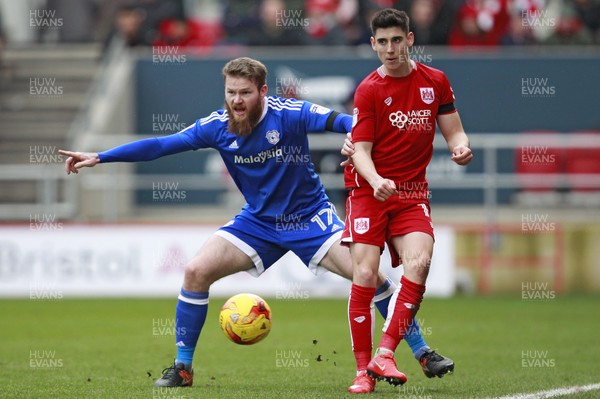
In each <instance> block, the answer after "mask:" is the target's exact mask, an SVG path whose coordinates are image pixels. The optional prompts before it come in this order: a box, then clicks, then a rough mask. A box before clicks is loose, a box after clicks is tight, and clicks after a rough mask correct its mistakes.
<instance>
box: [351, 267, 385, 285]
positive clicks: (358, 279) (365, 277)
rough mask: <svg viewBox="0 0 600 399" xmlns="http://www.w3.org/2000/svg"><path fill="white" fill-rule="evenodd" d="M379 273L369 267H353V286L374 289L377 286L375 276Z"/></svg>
mask: <svg viewBox="0 0 600 399" xmlns="http://www.w3.org/2000/svg"><path fill="white" fill-rule="evenodd" d="M378 274H379V272H378V270H377V269H373V268H371V267H369V266H366V265H364V266H359V267H355V268H354V271H353V276H352V281H353V282H354V283H355V284H358V285H361V286H364V287H375V285H377V276H378Z"/></svg>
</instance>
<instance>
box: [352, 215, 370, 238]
mask: <svg viewBox="0 0 600 399" xmlns="http://www.w3.org/2000/svg"><path fill="white" fill-rule="evenodd" d="M367 231H369V218H357V219H354V232H355V233H356V234H364V233H366V232H367Z"/></svg>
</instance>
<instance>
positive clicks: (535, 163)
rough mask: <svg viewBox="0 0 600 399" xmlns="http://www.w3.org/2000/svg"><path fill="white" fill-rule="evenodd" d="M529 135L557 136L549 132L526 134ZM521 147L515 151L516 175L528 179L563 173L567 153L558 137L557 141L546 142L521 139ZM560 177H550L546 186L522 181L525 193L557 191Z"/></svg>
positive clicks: (545, 182)
mask: <svg viewBox="0 0 600 399" xmlns="http://www.w3.org/2000/svg"><path fill="white" fill-rule="evenodd" d="M525 133H526V134H529V135H536V134H555V133H556V132H549V131H534V132H525ZM519 143H520V146H519V147H517V148H516V149H515V173H516V174H517V176H522V177H527V175H530V174H542V175H546V174H547V175H557V174H559V173H561V172H562V169H563V163H564V156H565V152H564V150H563V149H562V148H561V146H560V140H559V137H558V135H557V136H556V139H554V138H552V139H551V140H550V141H548V140H547V139H545V140H544V141H542V140H539V139H535V138H531V137H528V138H524V137H521V138H519ZM558 179H559V178H558V177H557V176H556V177H548V178H547V179H544V180H543V183H544V186H539V185H537V184H535V185H534V184H530V183H529V182H530V181H529V182H528V180H527V179H520V181H521V183H522V184H521V186H522V189H523V190H524V191H532V192H551V191H554V190H556V189H557V187H556V185H555V184H553V183H556V182H557V181H558Z"/></svg>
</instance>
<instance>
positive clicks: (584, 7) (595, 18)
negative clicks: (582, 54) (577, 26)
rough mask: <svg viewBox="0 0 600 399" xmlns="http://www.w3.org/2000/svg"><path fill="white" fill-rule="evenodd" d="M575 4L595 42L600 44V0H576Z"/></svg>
mask: <svg viewBox="0 0 600 399" xmlns="http://www.w3.org/2000/svg"><path fill="white" fill-rule="evenodd" d="M574 6H575V9H576V10H577V13H578V14H579V16H580V17H581V20H582V21H583V23H584V24H585V26H587V28H588V29H589V30H590V33H591V34H592V36H593V39H594V42H596V43H598V44H600V0H574Z"/></svg>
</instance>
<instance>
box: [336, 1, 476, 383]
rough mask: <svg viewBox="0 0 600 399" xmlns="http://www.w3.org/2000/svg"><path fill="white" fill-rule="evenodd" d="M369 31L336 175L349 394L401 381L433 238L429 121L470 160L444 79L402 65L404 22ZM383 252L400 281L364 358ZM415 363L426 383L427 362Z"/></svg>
mask: <svg viewBox="0 0 600 399" xmlns="http://www.w3.org/2000/svg"><path fill="white" fill-rule="evenodd" d="M371 31H372V34H373V36H372V37H371V46H372V48H373V50H375V52H376V53H377V56H378V57H379V60H380V61H381V63H382V65H381V66H380V67H379V68H377V70H375V71H374V72H373V73H371V74H370V75H369V76H367V77H366V78H365V79H364V80H363V81H362V82H361V84H360V85H359V86H358V88H357V89H356V93H355V96H354V107H355V108H354V115H353V117H354V119H353V127H352V142H353V144H354V148H353V150H354V153H353V154H352V157H351V159H352V164H350V165H347V166H346V169H345V172H344V175H345V176H344V178H345V183H346V188H348V189H350V191H349V194H348V199H347V202H346V225H345V230H344V234H343V236H342V241H343V242H344V243H345V244H346V245H349V247H350V253H351V255H352V263H353V273H354V274H353V276H354V277H353V280H352V282H353V284H352V289H351V293H350V299H349V305H348V317H349V322H350V333H351V338H352V350H353V352H354V355H355V358H356V365H357V376H356V378H355V379H354V382H353V384H352V386H350V388H349V389H348V390H349V392H352V393H367V392H371V391H373V390H374V389H375V380H382V379H383V380H386V381H388V382H389V383H391V384H393V385H399V384H403V383H404V382H406V376H405V375H404V374H403V373H401V372H400V371H398V369H397V367H396V362H395V360H394V351H395V350H396V347H397V346H398V343H399V342H400V341H401V340H402V339H403V338H404V335H405V333H406V331H407V329H408V328H409V327H410V324H411V321H412V320H413V318H414V316H415V314H416V313H417V311H418V309H419V305H420V303H421V301H422V299H423V294H424V293H425V282H426V279H427V275H428V272H429V266H430V263H431V256H432V252H433V242H434V235H433V225H432V223H431V216H430V207H429V191H428V185H427V180H426V178H425V169H426V167H427V165H428V164H429V161H430V160H431V156H432V153H433V138H434V134H435V128H436V122H437V125H438V126H439V128H440V130H441V132H442V134H443V136H444V138H445V139H446V142H447V144H448V149H449V150H450V153H451V154H452V156H451V157H452V158H451V159H452V160H453V161H454V162H455V163H457V164H459V165H466V164H468V163H469V162H470V161H471V159H472V158H473V155H472V153H471V150H470V148H469V140H468V137H467V135H466V134H465V132H464V129H463V126H462V123H461V120H460V117H459V115H458V112H457V111H456V108H455V107H454V95H453V92H452V89H451V88H450V83H449V82H448V79H447V78H446V76H445V75H444V73H443V72H441V71H439V70H437V69H434V68H431V67H428V66H425V65H423V64H420V63H417V62H414V61H412V60H411V59H410V58H409V48H410V47H411V46H412V44H413V41H414V36H413V33H412V32H409V20H408V16H407V15H406V13H405V12H403V11H398V10H395V9H389V8H388V9H384V10H381V11H379V12H377V13H376V14H375V15H374V17H373V19H372V21H371ZM386 243H387V244H388V247H389V249H390V252H391V253H392V261H393V262H394V263H393V266H398V265H399V264H402V265H403V266H404V275H403V276H402V278H401V279H400V285H399V286H398V289H397V290H396V292H395V298H392V301H391V302H390V306H389V310H388V316H387V319H386V321H385V324H384V327H383V334H382V337H381V341H380V343H379V346H378V348H377V350H376V351H375V354H374V355H373V357H371V356H372V347H373V344H372V341H373V338H372V322H373V317H372V315H371V314H372V313H371V302H372V301H373V297H374V293H375V286H376V279H377V273H378V269H379V260H380V259H379V258H380V255H381V252H382V251H383V249H384V246H385V244H386ZM433 354H434V355H435V356H440V355H438V354H435V353H433ZM446 360H448V366H447V371H452V370H453V368H454V363H453V362H452V361H451V360H450V359H446ZM420 361H421V365H422V366H423V370H424V371H425V373H426V375H428V371H427V364H426V363H427V359H426V358H425V357H424V358H422V359H421V360H420Z"/></svg>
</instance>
